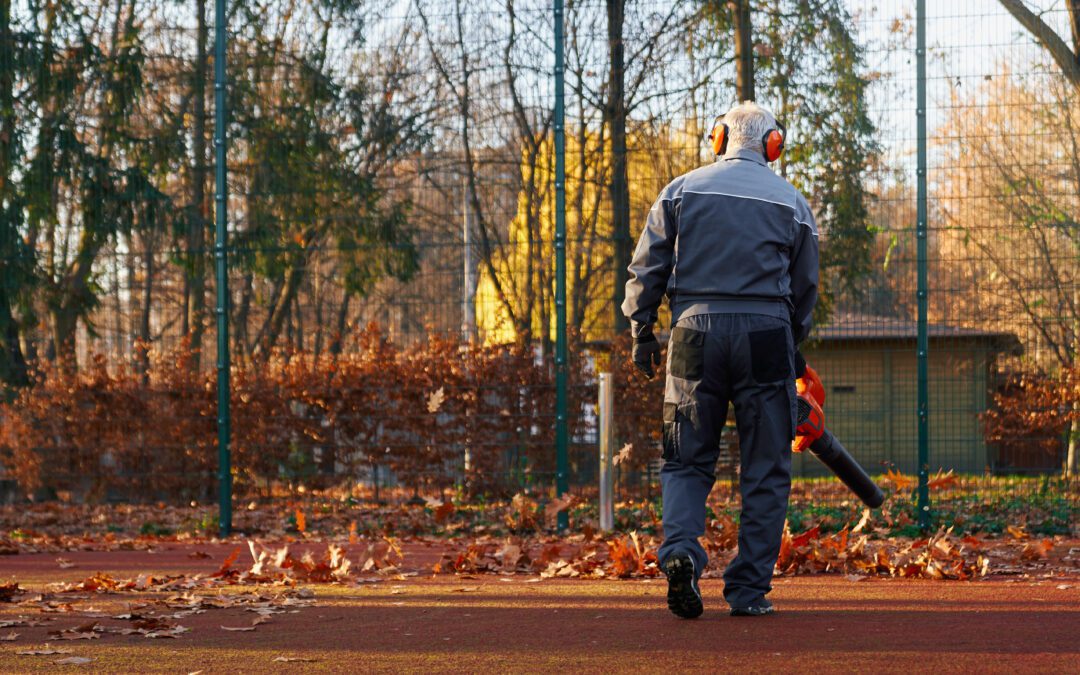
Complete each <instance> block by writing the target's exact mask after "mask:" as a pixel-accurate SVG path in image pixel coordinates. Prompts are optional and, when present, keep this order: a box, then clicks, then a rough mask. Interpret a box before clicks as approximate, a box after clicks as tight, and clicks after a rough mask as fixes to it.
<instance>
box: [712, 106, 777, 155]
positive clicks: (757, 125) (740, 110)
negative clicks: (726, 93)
mask: <svg viewBox="0 0 1080 675" xmlns="http://www.w3.org/2000/svg"><path fill="white" fill-rule="evenodd" d="M724 124H726V125H727V127H728V134H730V136H728V142H727V154H729V155H730V154H731V153H733V152H735V151H736V150H741V149H746V150H754V151H756V152H764V148H762V147H761V138H762V137H763V136H764V135H765V132H767V131H769V130H770V129H775V128H776V117H774V116H773V114H772V113H771V112H769V111H768V110H766V109H765V108H762V107H761V106H759V105H758V104H757V103H754V102H753V101H744V102H742V103H740V104H739V105H737V106H735V107H734V108H732V109H731V110H729V111H728V112H727V114H726V115H724Z"/></svg>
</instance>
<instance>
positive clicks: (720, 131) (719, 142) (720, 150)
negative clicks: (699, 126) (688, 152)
mask: <svg viewBox="0 0 1080 675" xmlns="http://www.w3.org/2000/svg"><path fill="white" fill-rule="evenodd" d="M709 141H710V142H711V143H712V151H713V154H714V155H716V156H718V157H719V156H720V155H722V154H724V153H725V152H726V151H727V141H728V126H727V125H726V124H724V118H723V116H720V117H717V118H716V121H715V122H713V128H712V131H710V132H709Z"/></svg>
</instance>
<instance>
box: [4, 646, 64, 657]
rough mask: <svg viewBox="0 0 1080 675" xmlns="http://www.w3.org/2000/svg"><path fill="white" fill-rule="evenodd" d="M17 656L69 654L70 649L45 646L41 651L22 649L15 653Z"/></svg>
mask: <svg viewBox="0 0 1080 675" xmlns="http://www.w3.org/2000/svg"><path fill="white" fill-rule="evenodd" d="M15 653H16V654H18V655H19V656H52V655H53V654H70V653H71V650H70V649H64V648H62V647H61V648H53V647H50V646H49V645H48V644H46V645H45V646H44V647H43V648H41V649H24V650H22V651H18V652H15Z"/></svg>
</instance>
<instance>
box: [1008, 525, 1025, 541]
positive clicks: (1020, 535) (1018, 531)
mask: <svg viewBox="0 0 1080 675" xmlns="http://www.w3.org/2000/svg"><path fill="white" fill-rule="evenodd" d="M1005 531H1006V532H1008V533H1009V534H1011V535H1012V537H1013V539H1027V538H1028V537H1030V536H1031V535H1029V534H1028V533H1027V532H1024V528H1022V527H1015V526H1013V525H1009V526H1008V527H1006V528H1005Z"/></svg>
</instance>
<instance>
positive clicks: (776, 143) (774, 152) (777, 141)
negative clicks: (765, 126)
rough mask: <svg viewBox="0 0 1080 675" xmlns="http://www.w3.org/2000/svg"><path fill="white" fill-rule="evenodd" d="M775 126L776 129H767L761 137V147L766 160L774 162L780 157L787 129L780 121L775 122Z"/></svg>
mask: <svg viewBox="0 0 1080 675" xmlns="http://www.w3.org/2000/svg"><path fill="white" fill-rule="evenodd" d="M776 127H777V128H776V129H769V130H768V131H766V132H765V135H764V136H762V137H761V148H762V152H763V153H764V155H765V161H767V162H775V161H776V160H778V159H780V155H781V154H783V152H784V139H785V138H786V137H787V129H785V128H784V125H783V124H780V122H777V123H776Z"/></svg>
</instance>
